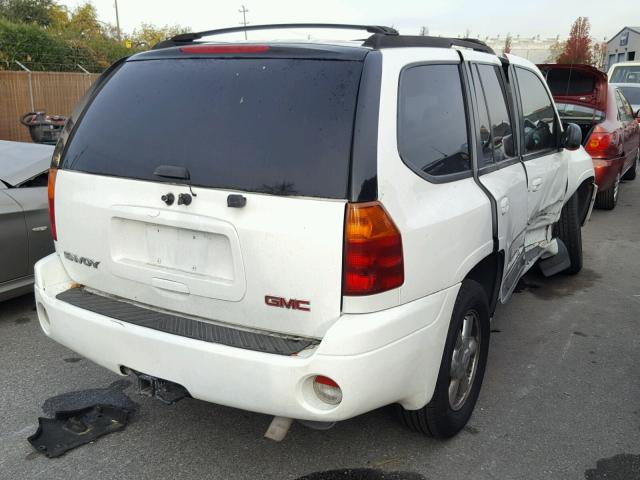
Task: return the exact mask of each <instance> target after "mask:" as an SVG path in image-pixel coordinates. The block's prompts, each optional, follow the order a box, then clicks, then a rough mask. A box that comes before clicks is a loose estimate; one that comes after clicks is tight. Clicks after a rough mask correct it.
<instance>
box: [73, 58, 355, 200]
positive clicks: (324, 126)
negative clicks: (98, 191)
mask: <svg viewBox="0 0 640 480" xmlns="http://www.w3.org/2000/svg"><path fill="white" fill-rule="evenodd" d="M361 71H362V63H361V62H358V61H337V60H317V59H315V60H300V59H264V58H263V59H256V58H252V59H179V60H177V59H167V60H146V61H129V62H127V63H125V64H124V65H123V66H122V67H121V68H120V69H119V70H118V71H117V72H116V73H115V74H114V75H113V77H112V78H111V79H109V80H108V81H107V82H106V84H105V85H104V87H103V88H102V89H101V90H100V93H99V94H98V95H97V97H96V98H95V100H93V102H92V103H91V104H90V106H89V107H88V109H87V111H86V113H85V114H84V117H83V118H81V120H80V123H79V124H78V126H77V127H76V131H75V132H74V133H73V137H72V138H71V141H70V143H69V145H68V148H67V151H66V152H65V155H64V159H63V162H62V168H67V169H74V170H80V171H83V172H88V173H94V174H101V175H111V176H118V177H128V178H135V179H142V180H152V181H158V180H159V178H157V177H155V176H154V175H153V172H154V170H155V169H156V168H157V167H158V166H160V165H173V166H179V167H186V168H187V169H188V170H189V173H190V176H191V183H192V184H193V185H197V186H203V187H213V188H223V189H232V190H242V191H251V192H261V193H269V194H275V195H301V196H313V197H326V198H346V195H347V186H348V176H349V161H350V155H351V153H350V152H351V139H352V133H353V122H354V115H355V106H356V97H357V91H358V85H359V81H360V74H361Z"/></svg>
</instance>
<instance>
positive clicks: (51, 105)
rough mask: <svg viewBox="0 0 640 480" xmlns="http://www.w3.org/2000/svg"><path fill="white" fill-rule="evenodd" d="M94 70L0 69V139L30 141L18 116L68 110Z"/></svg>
mask: <svg viewBox="0 0 640 480" xmlns="http://www.w3.org/2000/svg"><path fill="white" fill-rule="evenodd" d="M97 77H98V75H97V74H85V73H71V72H31V73H29V72H12V71H0V140H16V141H22V142H30V141H31V137H30V136H29V131H28V130H27V128H26V127H25V126H24V125H22V124H21V123H20V117H22V115H24V114H25V113H27V112H33V111H43V110H44V111H46V112H47V113H49V114H51V115H54V114H55V115H65V116H68V115H70V114H71V111H72V110H73V107H74V105H75V104H76V102H78V100H80V98H81V97H82V95H83V94H84V92H85V91H86V90H87V88H89V86H90V85H91V84H92V83H93V81H94V80H95V79H96V78H97Z"/></svg>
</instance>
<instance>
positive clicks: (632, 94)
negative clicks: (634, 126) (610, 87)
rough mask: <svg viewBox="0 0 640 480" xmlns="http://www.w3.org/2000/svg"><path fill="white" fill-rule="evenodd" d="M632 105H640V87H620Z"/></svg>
mask: <svg viewBox="0 0 640 480" xmlns="http://www.w3.org/2000/svg"><path fill="white" fill-rule="evenodd" d="M618 88H620V90H622V93H623V94H624V96H625V98H626V99H627V100H628V101H629V103H630V104H631V105H640V85H638V88H634V87H618Z"/></svg>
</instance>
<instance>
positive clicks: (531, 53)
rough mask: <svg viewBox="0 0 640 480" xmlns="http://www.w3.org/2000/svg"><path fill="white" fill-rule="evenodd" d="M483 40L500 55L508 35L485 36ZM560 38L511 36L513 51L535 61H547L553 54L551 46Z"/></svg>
mask: <svg viewBox="0 0 640 480" xmlns="http://www.w3.org/2000/svg"><path fill="white" fill-rule="evenodd" d="M482 40H483V41H484V42H485V43H486V44H487V45H489V46H490V47H491V48H493V49H494V50H495V52H496V53H497V54H498V55H500V54H502V51H503V50H504V46H505V41H506V40H507V37H506V36H504V37H503V36H501V35H498V36H497V37H485V38H483V39H482ZM558 40H559V37H553V38H540V35H536V36H535V37H522V36H520V35H513V36H512V37H511V53H512V54H513V55H517V56H519V57H523V58H526V59H527V60H529V61H531V62H533V63H545V62H546V61H547V60H548V59H549V57H550V56H551V47H552V46H553V45H554V44H555V43H556V42H557V41H558Z"/></svg>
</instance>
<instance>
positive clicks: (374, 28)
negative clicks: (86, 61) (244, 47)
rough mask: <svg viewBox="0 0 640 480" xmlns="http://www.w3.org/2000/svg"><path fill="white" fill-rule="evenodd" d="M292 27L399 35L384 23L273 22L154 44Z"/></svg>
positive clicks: (222, 29)
mask: <svg viewBox="0 0 640 480" xmlns="http://www.w3.org/2000/svg"><path fill="white" fill-rule="evenodd" d="M290 28H325V29H337V30H362V31H366V32H369V33H373V34H379V35H398V31H397V30H396V29H394V28H391V27H385V26H382V25H353V24H343V23H273V24H265V25H247V26H242V27H229V28H218V29H214V30H203V31H201V32H192V33H182V34H180V35H176V36H174V37H171V38H170V39H168V40H164V41H162V42H159V43H157V44H156V45H154V46H153V48H154V49H158V48H166V47H175V46H178V45H183V44H187V43H191V42H193V41H195V40H199V39H201V38H202V37H208V36H212V35H223V34H225V33H235V32H251V31H255V30H280V29H290Z"/></svg>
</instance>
